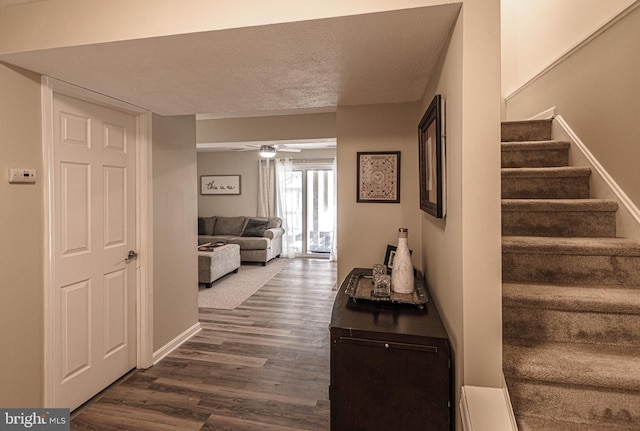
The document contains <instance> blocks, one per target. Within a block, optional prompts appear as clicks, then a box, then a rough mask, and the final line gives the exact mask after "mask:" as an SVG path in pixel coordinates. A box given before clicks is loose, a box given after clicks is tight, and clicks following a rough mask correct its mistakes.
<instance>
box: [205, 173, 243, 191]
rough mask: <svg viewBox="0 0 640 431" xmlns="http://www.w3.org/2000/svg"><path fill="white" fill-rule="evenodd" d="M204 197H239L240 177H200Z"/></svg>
mask: <svg viewBox="0 0 640 431" xmlns="http://www.w3.org/2000/svg"><path fill="white" fill-rule="evenodd" d="M200 194H202V195H239V194H240V175H202V176H201V177H200Z"/></svg>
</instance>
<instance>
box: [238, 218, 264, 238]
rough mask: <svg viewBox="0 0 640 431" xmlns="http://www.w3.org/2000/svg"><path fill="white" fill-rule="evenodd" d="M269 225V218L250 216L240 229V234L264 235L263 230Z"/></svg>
mask: <svg viewBox="0 0 640 431" xmlns="http://www.w3.org/2000/svg"><path fill="white" fill-rule="evenodd" d="M268 226H269V220H267V219H260V218H254V217H250V218H247V223H246V224H245V226H244V230H243V231H242V236H264V232H265V231H266V230H267V227H268Z"/></svg>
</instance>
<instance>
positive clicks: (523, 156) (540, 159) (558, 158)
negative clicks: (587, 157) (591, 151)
mask: <svg viewBox="0 0 640 431" xmlns="http://www.w3.org/2000/svg"><path fill="white" fill-rule="evenodd" d="M568 164H569V153H568V151H567V150H566V149H564V150H522V151H503V152H502V167H503V168H544V167H559V166H567V165H568Z"/></svg>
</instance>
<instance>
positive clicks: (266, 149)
mask: <svg viewBox="0 0 640 431" xmlns="http://www.w3.org/2000/svg"><path fill="white" fill-rule="evenodd" d="M275 156H276V149H275V148H274V147H272V146H271V145H261V146H260V157H264V158H266V159H270V158H272V157H275Z"/></svg>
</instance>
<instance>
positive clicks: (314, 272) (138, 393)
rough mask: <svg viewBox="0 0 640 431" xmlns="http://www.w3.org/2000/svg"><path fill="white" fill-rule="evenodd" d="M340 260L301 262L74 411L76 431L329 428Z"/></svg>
mask: <svg viewBox="0 0 640 431" xmlns="http://www.w3.org/2000/svg"><path fill="white" fill-rule="evenodd" d="M335 282H336V267H335V264H334V263H329V262H328V261H326V260H320V259H295V260H294V261H293V262H292V263H291V264H290V265H289V266H287V267H286V268H285V269H283V270H282V271H281V272H280V273H279V274H278V275H276V276H275V277H274V278H273V279H272V280H271V281H270V282H269V283H268V284H267V285H265V286H264V287H263V288H262V289H260V290H259V291H258V292H257V293H256V294H254V295H253V296H252V297H251V298H250V299H248V300H247V301H245V302H244V303H243V304H242V305H241V306H239V307H238V308H237V309H235V310H215V309H205V308H202V309H200V320H201V322H202V326H203V330H202V331H201V332H200V333H199V334H198V335H196V336H195V337H193V338H192V339H191V340H189V341H188V342H187V343H185V344H184V345H183V346H181V347H180V348H179V349H177V350H176V351H175V352H173V353H172V354H171V355H169V356H168V357H167V358H165V359H163V360H162V361H161V362H160V363H158V364H157V365H155V366H154V367H152V368H150V369H148V370H140V371H136V372H134V373H132V374H131V375H130V376H129V377H128V378H127V379H125V380H124V381H122V382H121V383H119V384H116V385H114V386H113V387H111V388H109V389H108V390H106V391H105V393H104V394H103V395H102V396H101V397H100V398H99V399H97V400H96V401H94V402H92V403H90V404H88V405H87V406H86V407H83V408H82V409H81V410H80V411H79V412H78V413H74V415H73V418H72V421H71V429H72V430H153V431H158V430H243V431H253V430H276V431H292V430H328V429H329V394H328V391H329V330H328V325H329V319H330V316H331V307H332V304H333V300H334V298H335V293H336V292H335V291H333V290H332V287H333V286H334V285H335Z"/></svg>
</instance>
